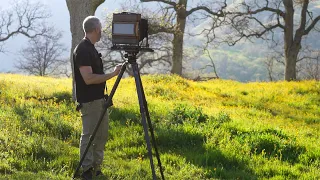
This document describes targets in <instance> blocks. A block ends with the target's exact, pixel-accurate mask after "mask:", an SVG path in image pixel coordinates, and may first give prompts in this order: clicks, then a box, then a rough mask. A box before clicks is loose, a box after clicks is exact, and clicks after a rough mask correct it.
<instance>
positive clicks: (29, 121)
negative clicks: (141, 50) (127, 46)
mask: <svg viewBox="0 0 320 180" xmlns="http://www.w3.org/2000/svg"><path fill="white" fill-rule="evenodd" d="M142 81H143V85H144V88H145V93H146V96H147V101H148V107H149V111H150V115H151V120H152V122H153V123H154V128H155V132H156V138H157V142H158V146H159V150H160V155H161V160H162V164H163V166H164V168H165V177H166V179H210V178H212V179H215V178H217V179H236V178H240V179H270V178H274V179H298V178H299V179H319V178H320V133H319V130H320V110H319V109H320V83H319V82H316V81H303V82H276V83H246V84H244V83H239V82H235V81H222V80H214V81H208V82H192V81H188V80H185V79H182V78H179V77H175V76H144V77H142ZM113 83H114V82H108V85H109V87H110V88H109V90H110V89H111V86H112V85H113ZM70 91H71V81H70V80H67V79H53V78H42V77H33V76H20V75H6V74H0V179H44V178H45V179H68V178H70V177H71V175H72V173H73V170H74V169H75V167H76V165H77V163H78V145H79V144H78V143H79V142H78V141H79V137H80V130H81V120H80V117H79V114H78V113H77V112H75V111H74V104H73V103H72V102H71V100H70V97H71V94H70ZM110 117H111V122H110V127H111V129H110V132H109V134H110V135H109V141H108V144H107V147H106V155H105V161H104V164H103V166H104V169H103V171H104V173H105V174H106V175H107V176H108V177H110V179H151V172H150V167H149V160H148V156H147V151H146V149H145V143H144V138H143V133H142V132H143V130H142V126H141V125H140V124H139V122H140V115H139V106H138V101H137V96H136V91H135V85H134V81H133V79H132V78H127V79H123V80H122V81H121V83H120V85H119V88H118V90H117V92H116V94H115V96H114V106H113V108H112V109H111V114H110ZM154 160H155V159H154ZM157 174H158V175H159V170H157Z"/></svg>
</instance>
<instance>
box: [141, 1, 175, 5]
mask: <svg viewBox="0 0 320 180" xmlns="http://www.w3.org/2000/svg"><path fill="white" fill-rule="evenodd" d="M140 1H141V2H162V3H165V4H168V5H171V6H176V5H177V3H175V2H172V1H170V0H169V1H168V0H140Z"/></svg>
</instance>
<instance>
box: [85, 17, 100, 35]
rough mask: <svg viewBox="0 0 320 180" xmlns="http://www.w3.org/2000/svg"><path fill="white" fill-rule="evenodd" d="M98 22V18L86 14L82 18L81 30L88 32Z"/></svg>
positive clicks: (95, 26) (97, 24)
mask: <svg viewBox="0 0 320 180" xmlns="http://www.w3.org/2000/svg"><path fill="white" fill-rule="evenodd" d="M100 24H101V23H100V20H99V19H98V18H97V17H96V16H88V17H86V18H85V19H84V20H83V24H82V27H83V31H84V32H86V33H90V32H92V31H94V30H95V29H96V28H97V27H99V25H100Z"/></svg>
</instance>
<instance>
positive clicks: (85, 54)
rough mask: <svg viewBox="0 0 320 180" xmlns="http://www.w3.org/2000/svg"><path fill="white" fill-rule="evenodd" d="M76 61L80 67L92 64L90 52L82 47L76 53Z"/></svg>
mask: <svg viewBox="0 0 320 180" xmlns="http://www.w3.org/2000/svg"><path fill="white" fill-rule="evenodd" d="M75 63H76V66H77V67H78V68H79V67H80V66H91V56H90V52H89V51H87V50H85V49H82V50H80V51H78V52H77V53H76V54H75Z"/></svg>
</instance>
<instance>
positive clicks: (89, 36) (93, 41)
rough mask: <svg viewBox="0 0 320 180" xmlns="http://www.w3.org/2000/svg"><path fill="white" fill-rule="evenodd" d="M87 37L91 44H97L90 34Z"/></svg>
mask: <svg viewBox="0 0 320 180" xmlns="http://www.w3.org/2000/svg"><path fill="white" fill-rule="evenodd" d="M85 37H86V38H87V39H89V40H90V42H91V44H93V45H94V44H95V43H96V41H95V40H94V38H93V37H92V36H91V35H90V34H86V35H85Z"/></svg>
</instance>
